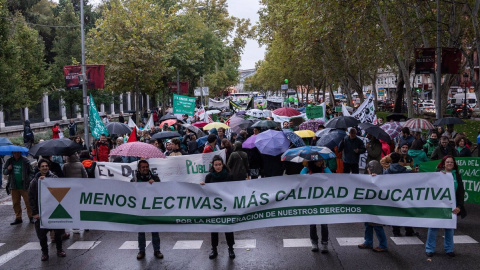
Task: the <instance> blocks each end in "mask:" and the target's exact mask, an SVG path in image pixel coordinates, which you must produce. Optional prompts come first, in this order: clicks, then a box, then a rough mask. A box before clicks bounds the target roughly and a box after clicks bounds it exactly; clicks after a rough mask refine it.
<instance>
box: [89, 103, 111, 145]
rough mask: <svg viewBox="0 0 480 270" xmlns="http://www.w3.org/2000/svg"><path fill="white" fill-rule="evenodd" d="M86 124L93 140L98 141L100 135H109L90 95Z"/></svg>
mask: <svg viewBox="0 0 480 270" xmlns="http://www.w3.org/2000/svg"><path fill="white" fill-rule="evenodd" d="M88 124H89V126H90V132H91V133H92V136H93V137H95V139H99V138H100V135H102V134H105V135H107V136H108V135H109V134H108V130H107V128H106V127H105V125H104V124H103V121H102V119H101V118H100V115H99V114H98V111H97V107H96V106H95V102H94V101H93V97H92V94H90V107H89V108H88Z"/></svg>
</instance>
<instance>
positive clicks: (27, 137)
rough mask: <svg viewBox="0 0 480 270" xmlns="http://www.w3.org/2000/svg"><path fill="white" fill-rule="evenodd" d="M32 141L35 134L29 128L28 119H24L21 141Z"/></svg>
mask: <svg viewBox="0 0 480 270" xmlns="http://www.w3.org/2000/svg"><path fill="white" fill-rule="evenodd" d="M34 141H35V135H34V134H33V131H32V129H31V128H30V121H28V120H25V126H24V127H23V142H24V143H29V142H31V143H33V142H34Z"/></svg>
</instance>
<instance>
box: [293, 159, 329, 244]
mask: <svg viewBox="0 0 480 270" xmlns="http://www.w3.org/2000/svg"><path fill="white" fill-rule="evenodd" d="M314 173H332V171H330V169H329V168H328V167H327V166H325V161H324V160H323V159H320V160H310V161H308V163H307V166H306V167H304V168H303V169H302V171H301V172H300V174H314ZM320 227H321V234H322V241H321V243H322V250H321V253H328V225H327V224H321V225H320ZM310 241H311V242H312V251H313V252H318V234H317V225H315V224H312V225H310Z"/></svg>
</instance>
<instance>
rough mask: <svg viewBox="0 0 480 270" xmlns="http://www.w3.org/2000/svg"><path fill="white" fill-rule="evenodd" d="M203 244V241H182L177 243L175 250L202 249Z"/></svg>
mask: <svg viewBox="0 0 480 270" xmlns="http://www.w3.org/2000/svg"><path fill="white" fill-rule="evenodd" d="M202 244H203V240H182V241H177V242H176V243H175V245H174V246H173V249H200V248H201V247H202Z"/></svg>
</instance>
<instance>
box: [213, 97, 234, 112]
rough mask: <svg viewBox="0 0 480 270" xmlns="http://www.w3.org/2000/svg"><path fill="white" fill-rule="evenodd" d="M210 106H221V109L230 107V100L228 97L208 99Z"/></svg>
mask: <svg viewBox="0 0 480 270" xmlns="http://www.w3.org/2000/svg"><path fill="white" fill-rule="evenodd" d="M208 107H213V108H219V109H228V108H229V107H230V100H229V99H228V98H226V99H224V100H214V99H211V98H210V99H209V100H208Z"/></svg>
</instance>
